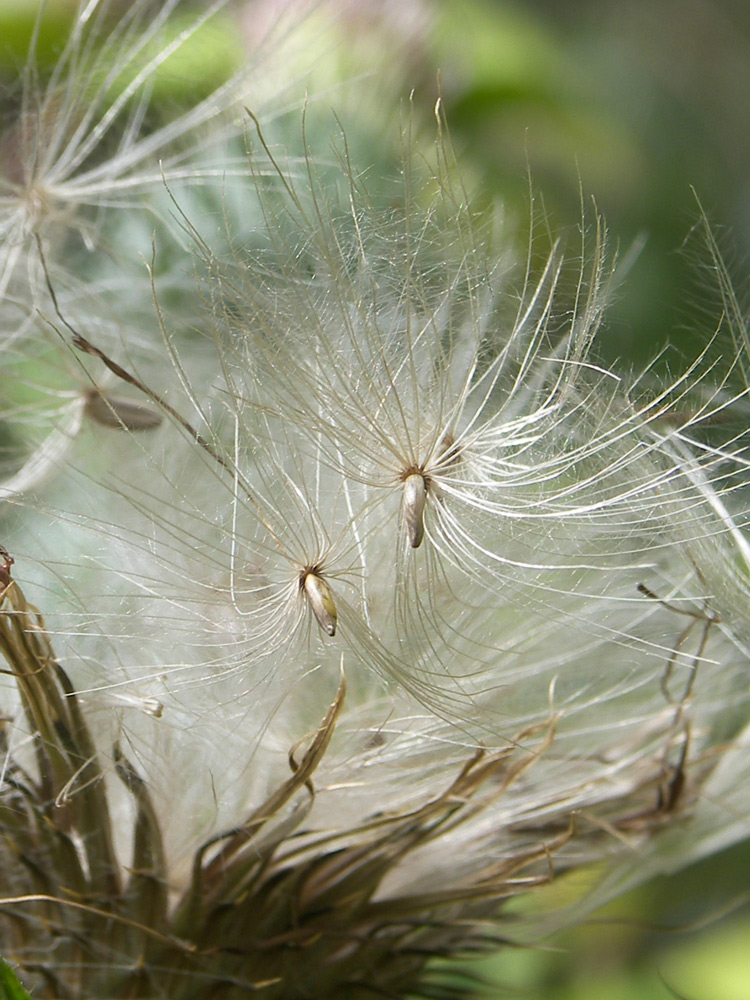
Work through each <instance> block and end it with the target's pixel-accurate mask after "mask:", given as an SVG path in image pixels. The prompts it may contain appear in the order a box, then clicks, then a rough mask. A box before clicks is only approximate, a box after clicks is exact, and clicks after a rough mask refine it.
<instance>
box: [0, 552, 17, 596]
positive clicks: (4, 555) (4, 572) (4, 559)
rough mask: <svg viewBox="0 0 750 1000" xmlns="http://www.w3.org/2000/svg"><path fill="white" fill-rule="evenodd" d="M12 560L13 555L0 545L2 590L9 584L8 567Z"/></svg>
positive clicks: (0, 581)
mask: <svg viewBox="0 0 750 1000" xmlns="http://www.w3.org/2000/svg"><path fill="white" fill-rule="evenodd" d="M13 562H14V559H13V556H12V555H10V553H9V552H8V550H7V549H5V548H3V546H2V545H0V587H2V588H3V590H5V588H6V587H9V586H10V580H11V577H10V567H11V566H12V565H13Z"/></svg>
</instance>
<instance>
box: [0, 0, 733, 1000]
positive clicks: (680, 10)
mask: <svg viewBox="0 0 750 1000" xmlns="http://www.w3.org/2000/svg"><path fill="white" fill-rule="evenodd" d="M188 6H189V5H188ZM195 6H196V7H197V8H198V9H199V8H200V5H195ZM269 6H270V4H269V3H266V2H265V0H263V2H261V0H257V2H255V3H253V2H251V0H245V2H243V3H236V4H234V5H233V7H230V9H229V10H228V11H227V13H226V14H225V15H223V18H224V19H223V20H220V21H219V22H218V24H217V23H214V24H212V25H211V26H210V27H209V28H207V29H206V31H204V32H200V33H199V34H198V35H197V36H195V37H194V38H193V40H192V41H191V42H190V46H191V49H190V52H189V53H187V55H185V54H184V53H183V57H182V61H180V58H178V57H176V58H175V61H174V62H172V63H170V64H169V66H167V67H165V68H164V71H163V72H162V73H161V75H160V81H159V85H158V86H157V88H156V91H155V100H156V101H157V102H158V101H162V102H163V103H164V105H174V103H175V102H176V103H181V102H183V101H187V100H192V99H194V98H195V96H196V94H200V93H201V92H208V91H209V90H210V89H211V88H212V87H213V86H215V85H216V84H217V83H218V82H220V80H221V79H222V76H223V75H224V74H226V73H227V72H228V71H230V70H231V69H232V68H233V67H236V66H237V65H238V64H239V62H240V61H241V59H242V58H243V51H244V49H243V46H242V44H239V45H238V37H239V38H243V37H244V36H243V35H242V33H241V32H240V33H239V34H238V32H237V30H236V25H237V23H238V21H239V23H240V24H241V25H242V26H243V29H244V30H246V34H247V37H248V44H250V40H251V36H252V31H251V30H250V28H248V25H251V26H252V25H253V24H255V23H257V21H258V19H260V20H262V19H263V17H265V16H266V15H267V8H268V7H269ZM47 7H48V10H47V14H46V16H45V21H44V28H43V30H42V32H41V35H40V42H39V58H40V61H41V62H42V63H44V61H45V60H52V59H54V56H55V52H56V51H57V49H58V47H59V45H60V43H61V38H62V37H63V36H64V33H65V24H66V22H67V20H68V19H69V17H70V12H71V11H72V10H73V9H74V7H75V4H74V3H71V2H70V0H50V2H49V3H48V5H47ZM37 8H38V4H37V3H36V2H35V0H0V57H1V59H0V84H1V85H2V93H3V94H4V95H5V99H4V101H3V104H2V115H3V119H4V121H3V124H8V123H12V120H13V116H14V114H15V113H16V111H17V107H18V104H17V99H18V86H17V81H18V77H19V69H20V66H21V65H22V63H23V59H24V53H25V51H26V49H27V46H28V40H29V37H30V34H31V30H32V27H33V23H34V18H35V16H36V10H37ZM304 31H307V32H309V48H310V49H312V48H316V49H317V51H318V52H319V53H320V54H319V55H318V56H317V57H316V58H315V59H314V60H313V62H314V72H313V74H312V80H311V82H310V84H309V86H310V92H311V94H313V95H314V94H315V93H316V88H317V89H318V92H320V93H322V92H325V95H326V96H325V102H327V104H328V105H329V106H333V107H337V108H343V110H342V112H341V113H342V119H343V121H344V122H345V124H346V128H347V132H348V133H349V137H350V139H351V141H352V144H353V146H356V157H355V159H357V158H358V159H359V162H362V161H361V157H363V156H365V157H368V156H369V158H370V159H369V162H372V163H373V164H376V165H378V169H383V170H386V169H388V164H389V163H391V164H395V163H396V156H397V152H396V143H395V132H396V129H395V128H393V121H392V118H393V117H394V115H395V112H394V113H392V112H391V110H390V109H391V108H392V107H395V104H394V102H395V101H397V99H398V98H399V97H401V98H405V97H407V95H408V93H409V91H410V90H411V89H413V90H414V93H415V102H416V105H417V108H418V109H419V111H418V113H421V114H423V115H424V120H425V122H429V120H430V116H431V114H432V106H433V104H434V100H435V97H436V95H437V93H438V84H437V71H438V70H439V71H440V80H441V83H440V91H441V93H442V98H443V101H444V105H445V108H446V112H447V116H448V120H449V123H450V128H451V132H452V136H453V139H454V142H455V145H456V147H457V149H458V151H459V154H460V158H461V160H462V162H463V165H464V168H465V170H466V172H467V176H468V177H469V179H470V186H471V187H472V189H474V190H481V191H483V192H486V193H487V195H488V196H489V194H490V193H491V194H492V195H496V196H498V197H499V198H500V199H502V200H503V201H504V202H505V203H506V204H507V205H508V206H509V207H510V210H511V211H512V212H514V213H516V214H518V215H523V213H524V211H526V206H527V203H528V197H529V195H528V177H529V175H530V176H531V178H532V180H533V187H534V189H535V190H536V191H538V192H540V193H541V195H540V197H541V199H543V205H544V212H545V214H546V216H547V218H548V220H549V227H550V229H551V230H553V231H556V230H558V229H566V228H567V229H570V230H572V231H575V228H576V227H577V226H578V225H579V224H580V219H581V202H582V199H583V202H584V203H585V204H588V205H590V203H591V199H592V198H593V199H595V202H596V205H597V206H598V208H599V210H600V211H601V212H602V213H603V214H604V216H605V217H606V220H607V223H608V227H609V231H610V234H611V242H612V244H613V245H615V246H619V248H620V252H621V253H626V252H627V251H628V250H629V248H631V247H633V246H640V245H641V244H642V248H641V249H640V252H639V253H638V255H637V256H636V257H635V259H634V261H633V263H632V266H631V267H630V269H629V273H628V274H627V276H626V279H625V280H624V281H623V284H622V286H621V287H620V288H619V289H618V293H617V295H616V297H615V301H614V302H613V306H612V310H611V314H610V318H609V321H608V324H607V327H606V330H605V331H604V334H603V338H602V342H601V345H600V350H601V351H602V353H603V354H604V356H605V358H607V359H608V360H614V359H618V358H619V359H625V360H626V361H632V362H635V363H639V362H643V361H644V360H647V359H648V358H650V357H651V356H653V355H654V354H656V352H657V351H658V350H659V348H660V347H661V346H662V345H663V344H665V343H671V344H672V345H673V346H674V348H675V349H676V350H679V351H682V352H684V353H686V354H690V353H691V352H692V351H693V350H694V349H695V347H696V346H700V345H701V344H703V343H705V342H706V340H707V338H708V337H709V336H710V334H711V332H712V330H713V326H712V325H711V322H710V320H709V319H708V318H707V317H709V316H711V315H712V311H713V316H714V321H715V319H716V318H717V313H716V311H715V309H714V306H715V303H714V301H713V298H712V294H711V291H710V289H709V288H708V285H707V283H706V282H704V281H703V280H702V279H701V273H700V271H701V264H703V265H707V263H708V262H707V258H706V259H704V260H703V261H701V258H700V255H698V258H697V260H696V259H695V258H694V256H693V255H692V254H691V253H685V252H684V250H683V245H684V241H685V238H686V236H687V235H688V233H689V232H690V230H691V227H692V226H693V225H694V223H695V222H696V220H697V217H698V208H697V203H696V199H695V195H694V194H693V191H692V189H693V188H694V189H695V191H696V192H697V193H698V195H699V197H700V200H701V202H702V204H703V205H704V206H705V208H706V210H707V212H708V215H709V218H710V219H711V220H712V222H713V224H714V225H715V226H716V229H717V232H718V234H719V236H720V238H722V239H723V238H724V236H723V234H724V233H726V234H727V235H726V238H727V245H728V246H729V247H731V248H733V249H732V252H731V253H730V255H729V262H730V268H731V269H732V271H733V277H734V280H735V283H736V286H737V288H738V290H739V292H740V294H742V292H743V289H744V286H745V284H746V274H747V267H746V259H747V256H748V252H749V251H750V169H749V163H750V3H748V2H747V0H628V2H626V3H625V2H620V0H576V2H567V3H566V2H553V0H525V2H517V3H508V2H505V0H432V2H430V0H371V2H368V0H364V2H357V0H335V2H333V0H331V2H324V3H323V4H322V5H321V6H320V7H319V8H318V9H317V10H316V11H315V12H314V13H313V14H311V15H310V16H309V18H308V21H307V22H306V25H305V27H304V29H303V32H304ZM303 48H304V46H300V50H302V49H303ZM186 67H190V69H189V71H186ZM370 71H371V72H372V73H373V74H374V76H372V78H371V79H372V80H373V81H375V82H374V83H373V84H372V85H371V87H370V90H371V102H369V103H368V102H366V101H364V100H363V98H362V90H361V89H359V90H357V89H356V88H351V89H350V88H349V87H348V81H349V80H350V79H352V78H354V77H355V76H361V75H362V74H365V75H366V74H367V73H368V72H370ZM295 72H296V70H295V68H294V67H293V66H291V67H290V69H289V74H290V80H291V79H293V78H294V76H295ZM300 72H301V71H300ZM352 94H353V95H354V96H352ZM378 116H380V117H378ZM389 129H390V130H391V132H392V133H393V135H391V138H390V140H386V141H385V144H384V140H383V137H384V136H385V135H386V134H387V130H389ZM389 141H390V142H391V143H392V145H391V146H389V145H388V142H389ZM748 833H749V834H750V830H749V831H748ZM748 891H750V844H745V845H739V846H736V847H733V848H731V849H730V850H728V851H726V852H724V853H723V854H720V855H718V856H715V857H713V858H711V859H708V860H705V861H702V862H700V863H698V864H697V865H696V866H694V867H693V868H692V869H689V870H688V871H685V872H683V873H681V874H679V875H676V876H673V877H670V878H662V879H657V880H655V881H652V882H650V883H648V884H647V885H645V886H643V887H642V888H641V889H639V890H638V891H637V892H635V893H632V894H631V895H629V896H628V897H626V898H623V899H620V900H619V901H617V903H615V904H613V905H612V906H611V907H610V908H609V909H608V910H607V912H606V913H604V914H599V915H597V917H596V918H595V919H594V920H592V921H589V922H588V923H587V924H586V925H584V926H581V927H578V928H576V929H575V930H573V931H570V932H567V933H566V934H564V935H562V936H560V937H559V938H558V939H556V940H555V941H553V942H551V943H550V948H549V949H545V950H528V951H525V950H506V951H504V952H503V953H501V954H500V955H499V956H498V957H496V958H493V959H491V960H486V961H484V962H481V963H479V965H478V966H477V967H476V971H477V972H478V973H480V974H482V975H486V976H488V977H490V978H492V979H494V980H495V981H496V982H497V983H498V985H497V986H495V987H493V988H492V989H489V990H488V991H486V992H484V993H481V995H483V996H496V997H501V996H511V997H529V998H533V1000H603V998H607V1000H668V998H669V997H674V996H678V997H685V998H688V1000H748V998H750V907H748V905H747V904H743V900H744V897H745V894H746V893H748ZM732 907H733V910H732V913H731V914H729V915H724V916H722V914H723V913H724V912H725V911H726V910H727V908H732ZM670 929H671V930H670ZM680 929H682V930H681V931H680ZM455 975H456V974H455V973H454V972H450V971H449V972H446V978H447V981H448V982H450V981H451V977H452V976H455ZM456 981H457V980H456ZM479 995H480V993H479V992H478V993H477V996H479Z"/></svg>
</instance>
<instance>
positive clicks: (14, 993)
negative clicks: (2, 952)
mask: <svg viewBox="0 0 750 1000" xmlns="http://www.w3.org/2000/svg"><path fill="white" fill-rule="evenodd" d="M0 1000H30V997H29V994H28V993H27V992H26V990H25V989H24V988H23V986H21V983H20V982H19V980H18V976H17V975H16V974H15V972H14V971H13V969H11V967H10V966H9V965H8V963H7V962H5V961H4V960H3V959H1V958H0Z"/></svg>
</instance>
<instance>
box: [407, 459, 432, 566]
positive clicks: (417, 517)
mask: <svg viewBox="0 0 750 1000" xmlns="http://www.w3.org/2000/svg"><path fill="white" fill-rule="evenodd" d="M426 500H427V483H426V482H425V478H424V476H423V475H422V473H421V472H413V473H412V474H411V475H409V476H407V477H406V479H405V480H404V523H405V524H406V533H407V535H408V536H409V545H411V547H412V548H413V549H418V548H419V546H420V545H421V544H422V539H423V538H424V505H425V502H426Z"/></svg>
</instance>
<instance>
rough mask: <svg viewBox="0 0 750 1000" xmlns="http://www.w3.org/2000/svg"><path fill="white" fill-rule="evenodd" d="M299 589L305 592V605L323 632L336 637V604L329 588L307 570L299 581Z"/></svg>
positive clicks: (313, 572) (311, 571)
mask: <svg viewBox="0 0 750 1000" xmlns="http://www.w3.org/2000/svg"><path fill="white" fill-rule="evenodd" d="M300 587H301V589H302V590H304V592H305V597H306V598H307V603H308V604H309V605H310V608H311V610H312V613H313V614H314V615H315V618H316V620H317V622H318V625H320V627H321V628H322V629H323V631H324V632H325V633H326V634H327V635H330V636H334V635H336V621H337V618H338V616H337V614H336V602H335V601H334V599H333V594H332V592H331V588H330V587H329V586H328V584H327V583H326V582H325V580H324V579H323V578H322V577H321V576H318V574H317V573H316V572H315V571H314V570H307V571H306V572H305V573H304V575H303V576H302V577H301V579H300Z"/></svg>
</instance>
